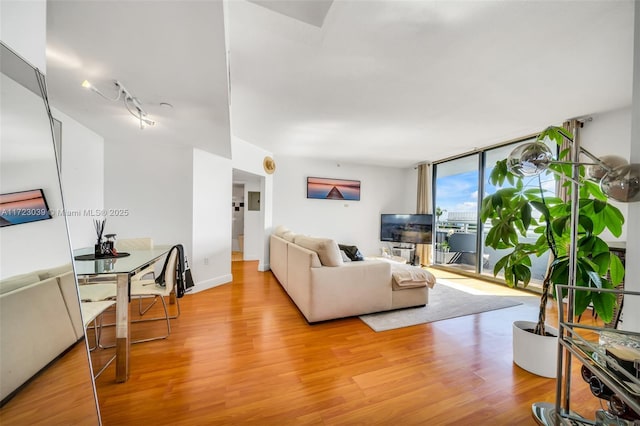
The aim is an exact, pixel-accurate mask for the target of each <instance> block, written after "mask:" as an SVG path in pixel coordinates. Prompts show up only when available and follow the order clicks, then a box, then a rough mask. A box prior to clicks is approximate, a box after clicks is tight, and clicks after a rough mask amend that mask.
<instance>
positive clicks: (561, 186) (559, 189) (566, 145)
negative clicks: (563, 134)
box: [556, 120, 580, 202]
mask: <svg viewBox="0 0 640 426" xmlns="http://www.w3.org/2000/svg"><path fill="white" fill-rule="evenodd" d="M579 125H580V123H578V122H577V121H576V120H569V121H565V122H564V123H563V124H562V127H564V128H565V129H566V130H568V131H569V132H573V131H574V129H576V134H575V135H573V139H574V140H575V141H577V142H580V141H579V137H580V132H579V131H577V130H578V126H579ZM565 150H568V151H571V142H569V141H568V140H567V139H566V138H565V139H563V141H562V145H560V151H559V152H563V151H565ZM570 158H571V155H570V154H569V157H566V158H565V159H564V160H563V161H570ZM565 182H570V180H569V179H567V178H565V177H562V176H558V179H557V180H556V194H557V196H558V198H560V199H561V200H562V201H564V202H567V201H569V198H570V197H569V185H565Z"/></svg>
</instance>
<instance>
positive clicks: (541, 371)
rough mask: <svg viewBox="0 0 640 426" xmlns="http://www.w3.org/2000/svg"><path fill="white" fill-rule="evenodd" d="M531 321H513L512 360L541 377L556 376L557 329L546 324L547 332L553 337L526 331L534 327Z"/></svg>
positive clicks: (534, 324)
mask: <svg viewBox="0 0 640 426" xmlns="http://www.w3.org/2000/svg"><path fill="white" fill-rule="evenodd" d="M535 327H536V323H535V322H532V321H515V322H514V323H513V362H515V363H516V364H517V365H518V366H520V367H522V368H524V369H525V370H527V371H528V372H530V373H533V374H537V375H538V376H542V377H553V378H555V377H556V374H557V370H556V365H557V361H558V337H557V336H558V330H557V329H555V328H553V327H550V326H546V327H545V329H546V331H547V333H551V334H553V335H555V337H549V336H539V335H537V334H533V333H530V332H528V331H526V330H527V329H534V328H535Z"/></svg>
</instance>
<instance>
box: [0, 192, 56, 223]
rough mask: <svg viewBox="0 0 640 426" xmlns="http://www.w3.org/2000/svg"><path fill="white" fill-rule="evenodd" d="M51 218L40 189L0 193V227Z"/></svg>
mask: <svg viewBox="0 0 640 426" xmlns="http://www.w3.org/2000/svg"><path fill="white" fill-rule="evenodd" d="M45 219H51V214H50V213H49V206H48V205H47V200H46V198H45V197H44V192H43V191H42V189H32V190H29V191H20V192H11V193H7V194H0V227H5V226H11V225H19V224H21V223H28V222H36V221H38V220H45Z"/></svg>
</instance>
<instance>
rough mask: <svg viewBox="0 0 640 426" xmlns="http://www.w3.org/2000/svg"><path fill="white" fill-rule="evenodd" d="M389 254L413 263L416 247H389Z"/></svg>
mask: <svg viewBox="0 0 640 426" xmlns="http://www.w3.org/2000/svg"><path fill="white" fill-rule="evenodd" d="M391 254H393V255H394V256H399V257H401V258H403V259H405V260H406V261H407V263H409V264H411V265H413V263H414V259H415V256H416V249H415V246H414V247H403V246H397V247H393V248H392V249H391Z"/></svg>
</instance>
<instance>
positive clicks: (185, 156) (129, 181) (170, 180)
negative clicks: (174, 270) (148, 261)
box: [63, 140, 230, 278]
mask: <svg viewBox="0 0 640 426" xmlns="http://www.w3.org/2000/svg"><path fill="white" fill-rule="evenodd" d="M192 152H193V149H192V148H190V147H188V146H184V145H178V144H176V145H163V144H154V143H152V142H145V141H142V140H131V141H122V142H121V141H114V140H105V142H104V160H105V164H104V208H105V209H106V210H112V211H113V213H116V212H120V211H121V212H122V213H125V215H124V216H118V215H114V214H108V215H107V216H106V219H107V223H106V226H105V232H106V233H110V234H111V233H114V234H117V238H137V237H151V238H153V240H154V243H155V244H178V243H180V244H183V245H184V246H185V250H186V252H187V255H189V257H191V246H192V225H193V224H192V221H193V190H192V188H193V172H192V170H193V154H192ZM63 161H64V160H63ZM229 199H230V197H229ZM203 278H204V277H203Z"/></svg>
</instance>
